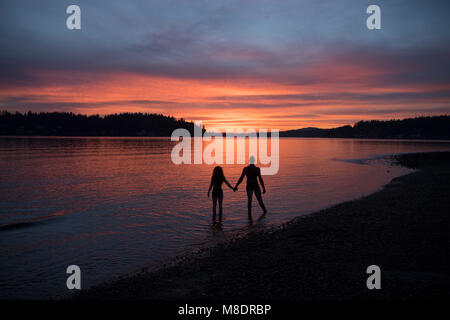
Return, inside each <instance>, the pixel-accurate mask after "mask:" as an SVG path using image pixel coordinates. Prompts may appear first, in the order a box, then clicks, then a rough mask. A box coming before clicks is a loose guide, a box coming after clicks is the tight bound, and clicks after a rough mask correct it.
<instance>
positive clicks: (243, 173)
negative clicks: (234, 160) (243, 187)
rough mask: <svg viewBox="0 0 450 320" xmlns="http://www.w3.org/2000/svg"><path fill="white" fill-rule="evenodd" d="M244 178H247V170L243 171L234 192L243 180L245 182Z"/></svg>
mask: <svg viewBox="0 0 450 320" xmlns="http://www.w3.org/2000/svg"><path fill="white" fill-rule="evenodd" d="M244 177H245V168H244V170H242V174H241V177H240V178H239V180H238V182H237V183H236V186H235V187H234V191H236V190H237V187H238V185H240V184H241V182H242V180H244Z"/></svg>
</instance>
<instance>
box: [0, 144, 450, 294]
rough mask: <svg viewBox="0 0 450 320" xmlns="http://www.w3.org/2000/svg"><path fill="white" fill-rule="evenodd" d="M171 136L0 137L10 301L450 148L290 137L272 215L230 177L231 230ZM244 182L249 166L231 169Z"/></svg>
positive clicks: (133, 264)
mask: <svg viewBox="0 0 450 320" xmlns="http://www.w3.org/2000/svg"><path fill="white" fill-rule="evenodd" d="M173 145H174V143H173V142H170V141H169V139H167V138H158V139H155V138H32V137H29V138H27V137H25V138H24V137H17V138H14V137H10V138H9V137H3V138H0V172H1V180H0V257H1V260H0V298H32V299H34V298H46V297H51V296H55V295H58V294H63V293H66V292H67V288H66V277H67V275H66V273H65V271H66V268H67V266H69V265H71V264H76V265H79V266H80V267H81V271H82V286H83V287H88V286H90V285H93V284H96V283H99V282H101V281H104V280H108V279H111V278H112V277H115V276H119V275H122V274H124V273H128V272H132V271H135V270H137V269H139V268H140V267H141V266H145V265H148V264H151V263H152V262H155V261H158V260H160V259H163V258H165V257H168V256H172V255H174V254H178V253H180V252H183V250H188V249H191V248H195V247H199V246H205V245H213V244H214V243H217V242H220V241H223V240H224V239H226V238H227V237H229V236H234V235H236V234H242V233H246V232H249V231H250V232H251V231H254V230H260V229H263V228H269V227H272V226H276V225H279V224H281V223H284V222H287V221H289V220H290V219H292V218H293V217H295V216H298V215H301V214H306V213H309V212H312V211H315V210H317V209H321V208H324V207H327V206H330V205H332V204H335V203H339V202H342V201H344V200H350V199H354V198H359V197H361V196H363V195H366V194H368V193H371V192H373V191H375V190H377V189H379V188H380V187H381V186H382V185H384V184H386V183H388V182H389V181H390V180H391V179H392V178H393V177H395V176H398V175H400V174H404V173H406V172H408V170H406V169H404V168H398V167H397V168H390V167H388V166H386V164H385V162H383V161H354V160H358V159H371V158H374V157H377V156H379V155H386V154H396V153H404V152H419V151H436V150H439V151H441V150H450V143H448V142H441V143H437V142H424V141H422V142H420V141H392V140H391V141H377V140H346V139H302V138H281V139H280V170H279V173H278V174H277V175H275V176H265V177H264V180H265V184H266V186H267V191H268V192H267V194H265V195H264V200H265V203H266V206H267V207H268V209H269V212H270V214H268V215H266V216H265V217H264V218H262V219H258V217H259V216H260V214H261V210H260V208H259V207H258V206H257V203H256V201H255V200H254V202H255V203H254V217H255V219H254V221H253V223H252V224H250V223H249V222H248V220H247V208H246V195H245V182H244V184H243V185H241V187H240V190H239V191H238V192H236V193H233V192H232V191H231V190H230V189H228V188H227V187H226V186H225V185H224V193H225V196H224V219H223V224H222V229H218V228H216V227H214V226H213V225H212V223H211V203H210V200H209V199H208V198H207V189H208V186H209V182H210V175H211V172H212V168H213V166H210V165H181V166H176V165H174V164H172V162H171V160H170V152H171V150H172V147H173ZM223 168H224V172H225V175H226V177H227V178H228V180H229V181H230V183H231V184H233V185H234V184H235V183H236V181H237V179H238V178H239V175H240V173H241V171H242V165H223Z"/></svg>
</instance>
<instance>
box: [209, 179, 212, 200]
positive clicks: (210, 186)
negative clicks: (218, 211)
mask: <svg viewBox="0 0 450 320" xmlns="http://www.w3.org/2000/svg"><path fill="white" fill-rule="evenodd" d="M212 186H213V178H212V177H211V184H210V185H209V189H208V198H209V193H210V192H211V188H212Z"/></svg>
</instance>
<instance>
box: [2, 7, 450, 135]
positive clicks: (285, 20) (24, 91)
mask: <svg viewBox="0 0 450 320" xmlns="http://www.w3.org/2000/svg"><path fill="white" fill-rule="evenodd" d="M219 2H220V1H219ZM219 2H218V3H219ZM345 2H346V3H347V2H348V3H349V6H346V8H347V7H348V10H347V9H346V11H345V12H343V13H342V14H339V15H337V16H336V17H334V20H333V22H334V23H335V24H336V28H337V29H339V30H341V31H342V32H341V33H339V34H337V33H335V31H333V30H330V29H329V28H326V23H325V22H326V21H327V19H329V16H328V15H327V14H325V13H324V12H321V11H320V8H319V6H317V5H316V4H315V3H314V2H306V3H305V4H303V5H302V10H300V11H291V8H290V6H289V5H288V4H285V5H278V6H275V5H273V4H271V3H267V5H266V6H263V7H264V9H262V8H260V6H259V5H258V4H257V3H253V2H251V3H250V2H249V4H248V5H246V6H245V7H244V8H242V9H241V11H236V10H237V7H236V6H237V3H234V2H226V3H223V4H222V6H221V5H219V4H218V3H217V4H210V7H208V8H203V7H201V6H199V4H198V3H193V4H192V5H189V3H191V2H189V3H183V4H180V6H179V7H177V10H175V12H174V7H169V6H167V7H165V6H162V7H161V8H159V10H160V11H159V12H158V18H156V17H154V19H156V20H157V21H158V24H157V23H156V22H155V21H154V20H152V19H146V18H145V17H144V16H142V15H140V14H136V11H135V10H134V9H136V7H135V6H134V5H135V4H133V5H131V4H130V5H128V6H126V5H123V7H122V6H121V7H120V8H121V10H122V11H121V13H120V14H119V13H117V12H115V13H114V16H112V15H111V16H109V15H108V14H107V13H103V14H102V17H103V19H104V20H102V21H97V20H96V21H92V20H89V18H88V17H89V16H88V15H87V14H86V15H87V17H86V20H84V21H85V23H86V25H85V28H84V29H82V30H80V31H78V33H77V32H76V31H68V30H65V29H64V28H63V27H61V28H56V26H57V23H59V20H57V19H56V16H57V14H56V12H57V10H59V9H60V8H59V6H61V8H62V7H63V5H62V4H61V5H60V4H58V5H56V4H54V7H52V6H50V5H48V7H46V10H35V11H33V10H28V11H27V12H25V13H24V14H27V15H29V16H30V17H29V20H27V22H25V21H22V20H20V21H19V20H15V21H9V19H5V20H2V22H1V23H2V24H6V23H10V24H12V25H13V26H16V29H14V28H10V30H11V34H10V35H9V36H8V37H5V38H2V39H1V40H0V41H1V42H2V48H8V49H7V50H4V51H3V52H2V53H1V57H2V62H1V66H0V67H1V69H2V70H3V72H2V75H1V76H0V84H1V86H0V109H2V110H3V109H6V110H9V111H22V112H26V111H28V110H31V111H69V112H75V113H83V114H102V115H103V114H109V113H120V112H149V113H153V112H155V113H162V114H165V115H172V116H175V117H177V118H181V117H182V118H184V119H187V120H192V121H195V120H198V121H203V123H204V124H205V125H206V127H208V128H211V127H213V128H219V129H222V130H224V129H227V128H267V129H270V128H278V129H280V130H286V129H295V128H302V127H310V126H314V127H321V128H330V127H336V126H340V125H346V124H352V123H354V122H356V121H359V120H367V119H393V118H405V117H414V116H422V115H439V114H448V113H449V112H450V79H449V74H450V72H449V64H448V56H449V55H450V50H449V47H448V43H449V41H448V39H449V32H448V30H446V29H445V28H440V29H439V28H436V30H437V32H436V33H435V34H434V35H433V37H430V36H429V35H428V34H425V33H423V32H421V31H420V30H419V29H420V26H421V25H422V26H424V25H427V24H428V21H429V20H428V19H430V16H431V15H432V16H433V19H434V20H433V21H435V22H436V23H439V21H440V20H439V19H437V17H436V16H435V15H439V13H437V12H436V11H435V10H434V9H433V8H432V7H431V9H430V6H428V7H426V8H422V5H421V4H419V3H417V4H414V6H412V7H413V8H416V10H415V11H414V10H413V11H411V12H410V13H409V14H410V16H412V17H416V18H417V19H412V18H411V19H408V20H407V21H406V20H405V19H404V18H402V16H401V15H400V13H401V10H400V9H401V8H400V7H399V6H398V5H394V4H389V3H386V5H385V10H386V11H388V12H390V15H387V16H386V18H385V19H384V20H383V21H384V24H385V26H386V27H385V28H383V29H381V30H377V31H370V30H367V28H365V25H364V24H361V23H360V22H361V21H364V17H365V16H364V10H363V9H364V8H363V6H361V5H358V4H357V3H356V2H352V1H345ZM140 4H141V5H143V6H147V4H144V3H140ZM350 4H351V5H350ZM29 5H30V6H31V7H33V6H35V4H33V2H30V4H29ZM159 5H161V4H160V3H159ZM290 5H292V6H299V5H300V4H298V3H296V2H293V3H290ZM335 5H336V7H337V9H339V8H340V7H339V6H338V5H339V4H335ZM81 6H82V7H83V6H84V12H88V13H93V12H99V10H103V8H101V7H100V5H94V4H91V3H89V2H83V1H81ZM107 9H109V8H107ZM107 9H105V10H106V12H108V10H107ZM169 9H170V10H169ZM5 10H9V11H14V12H11V15H13V14H17V12H18V11H20V10H21V8H19V7H17V8H15V7H13V6H8V8H5ZM61 10H62V9H61ZM185 11H186V12H185ZM330 11H333V10H331V9H330ZM62 12H64V10H63V11H62ZM219 12H220V15H218V16H216V14H218V13H219ZM236 12H247V13H248V15H249V17H248V19H249V20H248V21H247V20H245V21H244V20H241V19H243V18H240V17H239V16H237V17H236V15H235V13H236ZM338 12H342V9H339V11H338ZM54 16H55V17H54ZM212 16H214V17H215V18H214V19H216V20H217V21H216V20H214V21H216V22H211V21H210V20H208V17H212ZM131 17H133V19H134V20H133V21H134V22H135V23H133V24H130V23H128V24H124V23H121V22H123V21H129V19H131ZM174 17H176V22H174V21H173V19H174ZM264 17H265V18H264ZM63 18H64V16H63ZM33 19H37V20H39V21H41V23H42V27H41V28H39V31H36V30H35V28H34V26H33V24H32V23H31V22H32V21H34V20H33ZM30 21H31V22H30ZM42 21H44V22H42ZM413 23H414V25H413ZM106 25H107V26H108V27H109V29H108V30H109V31H106V30H105V29H104V27H105V26H106ZM239 26H241V29H239ZM305 26H308V28H309V29H308V31H305V30H303V29H302V28H304V27H305ZM188 27H189V28H188ZM411 28H412V29H411ZM60 29H61V30H60ZM337 29H336V30H337ZM14 30H16V31H14ZM237 30H239V32H237ZM274 30H278V31H279V32H275V31H274ZM300 30H303V31H302V32H300ZM411 30H416V31H417V33H416V34H415V37H409V38H405V37H403V36H404V35H405V34H409V32H412V31H411ZM34 32H37V34H34ZM16 33H17V34H16ZM31 33H33V34H34V37H31V36H30V34H31ZM26 36H30V37H31V38H32V39H33V40H32V41H23V39H24V38H25V37H26ZM21 39H22V41H21ZM117 39H120V41H117ZM420 39H421V41H418V40H420ZM41 42H44V43H45V44H46V45H45V46H42V45H41ZM17 52H20V53H17ZM26 52H32V53H33V58H32V59H30V58H29V55H28V54H27V53H26Z"/></svg>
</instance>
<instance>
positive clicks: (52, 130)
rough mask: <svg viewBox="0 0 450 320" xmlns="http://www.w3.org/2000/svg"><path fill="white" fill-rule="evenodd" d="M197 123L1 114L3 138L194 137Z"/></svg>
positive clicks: (142, 116)
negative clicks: (178, 133)
mask: <svg viewBox="0 0 450 320" xmlns="http://www.w3.org/2000/svg"><path fill="white" fill-rule="evenodd" d="M194 126H195V125H194V123H192V122H186V121H184V120H183V119H175V118H174V117H168V116H164V115H162V114H153V113H120V114H111V115H106V116H99V115H91V116H87V115H81V114H74V113H67V112H51V113H47V112H46V113H33V112H27V113H19V112H16V113H10V112H7V111H0V135H31V136H33V135H39V136H127V137H130V136H131V137H135V136H150V137H162V136H171V135H172V132H173V131H174V130H175V129H178V128H184V129H187V130H188V131H189V132H190V133H191V135H193V132H194Z"/></svg>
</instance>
